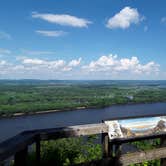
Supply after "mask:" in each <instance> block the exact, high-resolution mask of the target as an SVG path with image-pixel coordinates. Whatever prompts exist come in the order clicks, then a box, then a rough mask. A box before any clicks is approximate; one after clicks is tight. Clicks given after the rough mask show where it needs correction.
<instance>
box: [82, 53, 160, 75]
mask: <svg viewBox="0 0 166 166" xmlns="http://www.w3.org/2000/svg"><path fill="white" fill-rule="evenodd" d="M83 69H84V70H87V71H90V72H103V73H104V72H107V73H110V74H111V73H117V74H118V73H123V72H126V73H128V74H130V73H132V74H143V75H144V74H152V73H153V74H155V73H156V74H157V73H158V72H159V65H158V64H157V63H155V62H153V61H151V62H148V63H146V64H141V63H140V62H139V60H138V58H137V57H131V58H121V59H120V58H118V56H117V55H108V56H101V57H100V58H99V59H98V60H96V61H92V62H90V63H89V64H88V65H86V66H83Z"/></svg>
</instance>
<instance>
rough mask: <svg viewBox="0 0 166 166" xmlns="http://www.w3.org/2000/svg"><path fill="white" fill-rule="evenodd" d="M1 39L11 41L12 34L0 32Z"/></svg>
mask: <svg viewBox="0 0 166 166" xmlns="http://www.w3.org/2000/svg"><path fill="white" fill-rule="evenodd" d="M0 39H11V36H10V34H8V33H6V32H3V31H0Z"/></svg>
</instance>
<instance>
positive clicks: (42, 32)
mask: <svg viewBox="0 0 166 166" xmlns="http://www.w3.org/2000/svg"><path fill="white" fill-rule="evenodd" d="M36 33H38V34H40V35H42V36H47V37H59V36H64V35H65V34H66V32H64V31H45V30H37V31H36Z"/></svg>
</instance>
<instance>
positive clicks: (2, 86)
mask: <svg viewBox="0 0 166 166" xmlns="http://www.w3.org/2000/svg"><path fill="white" fill-rule="evenodd" d="M165 101H166V88H165V87H162V86H159V85H158V84H156V83H155V84H152V83H146V82H145V83H140V84H138V83H137V84H136V83H135V82H131V83H130V82H129V83H128V82H126V83H121V82H120V83H119V82H118V83H111V82H97V81H96V82H83V83H82V82H67V83H66V82H37V83H36V82H35V83H34V82H30V83H22V82H21V83H19V82H0V116H2V115H5V116H11V115H14V114H15V113H25V114H30V113H35V112H39V111H47V110H57V111H61V110H66V111H67V110H72V109H81V108H101V107H108V106H111V105H116V104H133V103H151V102H165Z"/></svg>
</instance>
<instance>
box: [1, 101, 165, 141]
mask: <svg viewBox="0 0 166 166" xmlns="http://www.w3.org/2000/svg"><path fill="white" fill-rule="evenodd" d="M161 114H163V115H164V114H165V115H166V103H152V104H134V105H117V106H111V107H107V108H101V109H83V110H73V111H67V112H64V111H63V112H54V113H47V114H38V115H28V116H20V117H13V118H1V119H0V142H2V141H4V140H5V139H7V138H10V137H12V136H14V135H16V134H18V133H19V132H21V131H24V130H33V129H43V128H55V127H63V126H68V125H78V124H89V123H98V122H101V121H102V120H104V119H112V118H121V117H124V116H125V117H126V116H128V117H131V116H141V115H145V116H146V115H161Z"/></svg>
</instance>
